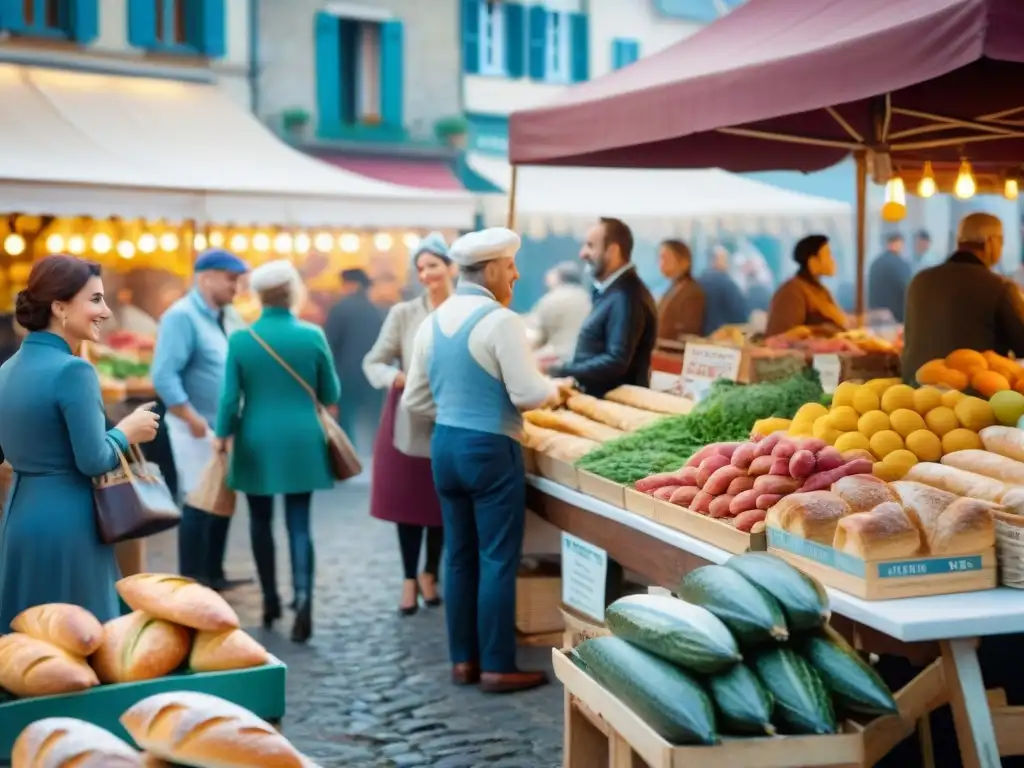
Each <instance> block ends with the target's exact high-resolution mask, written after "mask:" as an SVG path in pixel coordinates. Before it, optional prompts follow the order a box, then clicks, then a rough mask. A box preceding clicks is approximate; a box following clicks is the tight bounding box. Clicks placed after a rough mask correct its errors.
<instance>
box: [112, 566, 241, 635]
mask: <svg viewBox="0 0 1024 768" xmlns="http://www.w3.org/2000/svg"><path fill="white" fill-rule="evenodd" d="M117 592H118V594H120V595H121V598H122V599H123V600H124V601H125V602H126V603H128V605H129V606H130V607H131V608H132V610H135V611H145V612H146V613H148V614H149V615H150V616H155V617H156V618H158V619H165V620H166V621H170V622H173V623H175V624H181V625H182V626H183V627H191V628H192V629H201V630H205V631H207V632H223V631H224V630H226V629H238V626H239V623H238V614H236V613H235V611H234V609H233V608H232V607H231V606H230V605H228V603H227V601H226V600H225V599H224V598H223V597H221V596H220V595H218V594H217V593H216V592H214V591H213V590H212V589H209V588H208V587H204V586H203V585H202V584H198V583H196V582H195V581H193V580H192V579H188V578H185V577H184V576H174V575H172V574H169V573H140V574H138V575H136V576H129V577H128V578H126V579H121V580H120V581H119V582H117Z"/></svg>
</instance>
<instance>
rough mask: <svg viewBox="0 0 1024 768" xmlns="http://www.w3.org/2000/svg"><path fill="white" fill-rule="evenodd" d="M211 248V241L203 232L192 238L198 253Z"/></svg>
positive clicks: (193, 246) (194, 248)
mask: <svg viewBox="0 0 1024 768" xmlns="http://www.w3.org/2000/svg"><path fill="white" fill-rule="evenodd" d="M208 247H209V241H208V240H207V239H206V235H204V234H203V233H202V232H197V233H196V234H195V236H194V237H193V238H192V248H193V250H196V251H205V250H206V249H207V248H208Z"/></svg>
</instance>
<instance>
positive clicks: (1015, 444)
mask: <svg viewBox="0 0 1024 768" xmlns="http://www.w3.org/2000/svg"><path fill="white" fill-rule="evenodd" d="M978 437H980V438H981V443H982V445H984V446H985V450H986V451H991V452H992V453H998V454H999V455H1000V456H1005V457H1006V458H1008V459H1015V460H1016V461H1024V430H1020V429H1017V428H1016V427H1000V426H995V427H985V429H983V430H981V432H979V433H978Z"/></svg>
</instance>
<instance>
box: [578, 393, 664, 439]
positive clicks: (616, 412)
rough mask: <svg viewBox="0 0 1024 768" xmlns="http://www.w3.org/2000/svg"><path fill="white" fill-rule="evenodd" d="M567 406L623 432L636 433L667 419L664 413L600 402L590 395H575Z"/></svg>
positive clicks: (609, 401) (607, 401) (608, 401)
mask: <svg viewBox="0 0 1024 768" xmlns="http://www.w3.org/2000/svg"><path fill="white" fill-rule="evenodd" d="M565 405H566V407H567V408H568V409H569V410H570V411H573V412H575V413H578V414H580V415H581V416H586V417H587V418H588V419H593V420H594V421H599V422H601V423H602V424H607V425H608V426H609V427H615V429H621V430H622V431H623V432H634V431H636V430H638V429H640V428H641V427H646V426H648V425H649V424H653V423H654V422H656V421H660V420H661V419H664V418H665V414H664V413H654V412H653V411H644V410H641V409H639V408H634V407H633V406H631V405H623V404H622V403H616V402H612V401H611V400H599V399H598V398H596V397H591V396H590V395H573V396H572V397H570V398H569V399H568V400H566V401H565Z"/></svg>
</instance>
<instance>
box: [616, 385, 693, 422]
mask: <svg viewBox="0 0 1024 768" xmlns="http://www.w3.org/2000/svg"><path fill="white" fill-rule="evenodd" d="M604 399H605V400H610V401H612V402H613V403H622V404H623V405H631V406H633V407H634V408H640V409H641V410H644V411H654V412H655V413H664V414H674V415H679V416H685V415H686V414H688V413H689V412H690V411H692V410H693V401H691V400H688V399H686V398H685V397H676V396H675V395H669V394H666V393H664V392H655V391H654V390H653V389H647V388H646V387H638V386H635V385H633V384H623V385H622V386H621V387H616V388H615V389H613V390H612V391H611V392H609V393H608V394H606V395H605V396H604Z"/></svg>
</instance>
